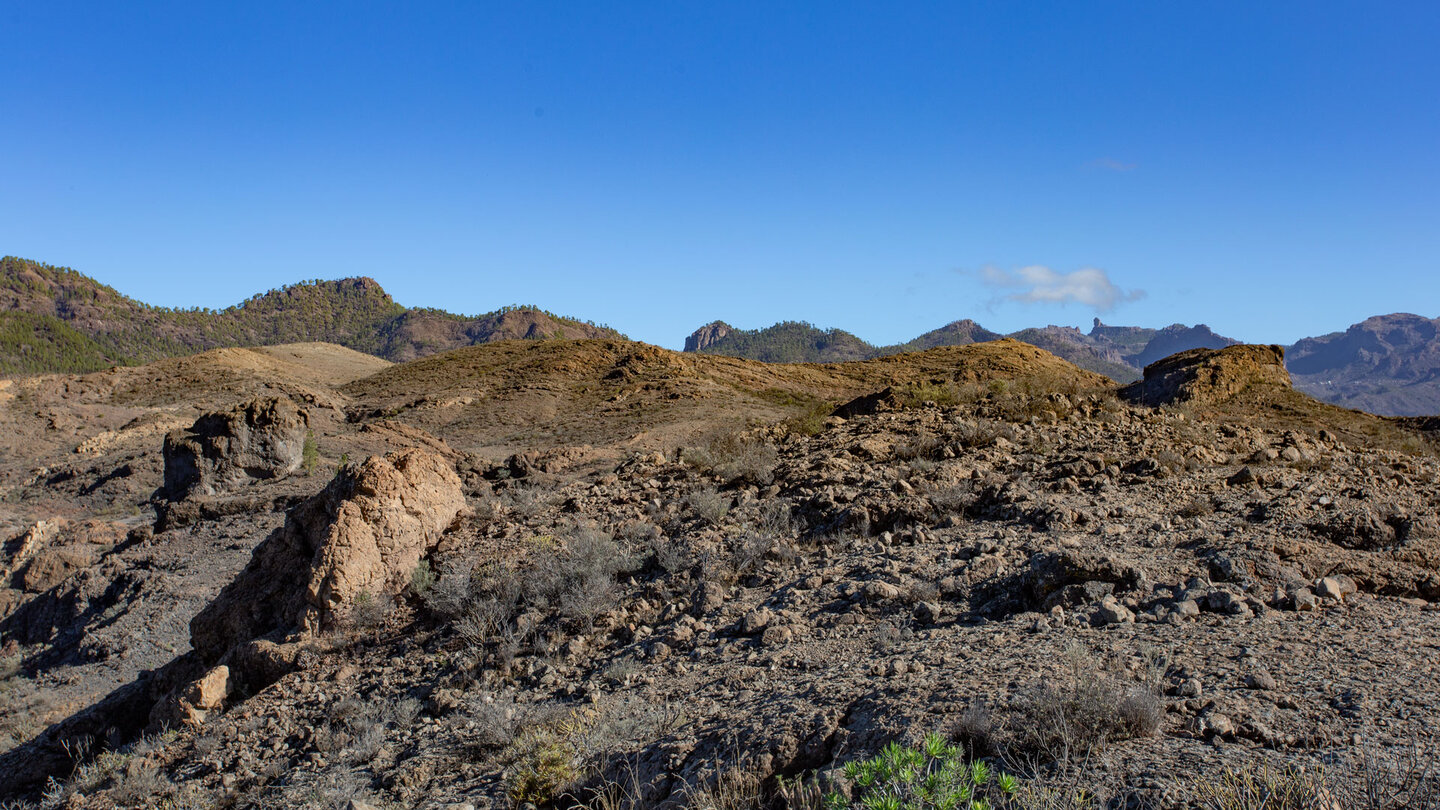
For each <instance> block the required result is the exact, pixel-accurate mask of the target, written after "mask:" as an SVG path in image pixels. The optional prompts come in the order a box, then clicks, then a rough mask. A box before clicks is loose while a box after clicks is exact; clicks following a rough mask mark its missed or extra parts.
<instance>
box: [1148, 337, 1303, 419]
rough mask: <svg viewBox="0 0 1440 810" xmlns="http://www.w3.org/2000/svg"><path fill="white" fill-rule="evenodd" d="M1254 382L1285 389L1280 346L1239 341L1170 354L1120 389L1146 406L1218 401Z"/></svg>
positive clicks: (1287, 381)
mask: <svg viewBox="0 0 1440 810" xmlns="http://www.w3.org/2000/svg"><path fill="white" fill-rule="evenodd" d="M1257 387H1259V388H1282V389H1288V388H1290V372H1288V371H1286V370H1285V349H1284V348H1283V347H1280V346H1259V345H1252V344H1243V343H1242V344H1238V345H1235V346H1229V347H1226V348H1224V349H1191V350H1190V351H1186V352H1180V353H1179V354H1173V355H1171V356H1169V357H1166V358H1165V359H1163V360H1157V361H1155V362H1154V363H1151V364H1150V365H1148V366H1146V367H1145V378H1144V379H1143V380H1141V381H1139V382H1137V383H1134V384H1133V385H1131V386H1129V387H1128V388H1126V389H1125V394H1126V395H1127V396H1128V397H1130V398H1131V399H1135V400H1139V401H1140V402H1142V403H1144V404H1146V405H1174V404H1177V403H1182V402H1202V403H1214V404H1218V403H1223V402H1227V401H1229V400H1231V399H1233V398H1234V397H1235V395H1237V394H1239V393H1240V392H1241V391H1245V390H1247V389H1254V388H1257Z"/></svg>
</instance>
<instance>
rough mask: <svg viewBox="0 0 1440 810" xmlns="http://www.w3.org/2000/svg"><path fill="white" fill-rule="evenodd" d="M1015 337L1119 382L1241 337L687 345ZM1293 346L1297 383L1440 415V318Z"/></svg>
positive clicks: (1172, 330) (835, 356) (862, 347)
mask: <svg viewBox="0 0 1440 810" xmlns="http://www.w3.org/2000/svg"><path fill="white" fill-rule="evenodd" d="M1005 337H1008V338H1014V339H1016V340H1020V341H1024V342H1025V343H1029V344H1032V345H1034V346H1039V347H1040V348H1042V349H1045V350H1046V351H1048V352H1051V353H1052V354H1055V355H1058V356H1060V357H1063V358H1065V359H1066V360H1069V361H1070V362H1071V363H1074V364H1075V365H1077V366H1080V367H1081V368H1084V369H1087V370H1089V371H1094V372H1097V373H1100V374H1104V375H1105V376H1107V377H1110V378H1111V379H1113V380H1116V381H1118V382H1133V381H1135V380H1138V379H1140V376H1141V374H1142V373H1143V372H1144V370H1145V367H1146V366H1147V365H1149V364H1151V363H1153V362H1155V361H1156V360H1159V359H1161V358H1164V357H1168V356H1170V355H1173V354H1175V353H1177V352H1182V351H1187V350H1189V349H1202V348H1203V349H1220V348H1224V347H1226V346H1230V345H1234V344H1236V343H1240V342H1241V341H1239V340H1236V339H1235V338H1230V337H1225V336H1224V335H1217V334H1215V332H1214V331H1212V330H1211V329H1210V327H1208V326H1206V325H1205V324H1196V325H1194V326H1186V325H1185V324H1179V323H1177V324H1172V325H1170V326H1167V327H1165V328H1163V329H1153V328H1149V327H1143V326H1111V325H1109V324H1105V323H1102V322H1101V321H1100V319H1099V318H1096V319H1095V321H1094V325H1093V326H1092V328H1091V329H1090V331H1089V332H1082V331H1080V330H1079V329H1077V328H1075V327H1070V326H1045V327H1040V328H1029V329H1021V330H1020V331H1018V332H1011V333H1009V334H1001V333H999V332H992V331H990V330H988V329H986V328H984V327H983V326H981V325H979V324H977V323H976V322H974V321H972V320H969V319H965V320H959V321H954V322H953V323H949V324H946V325H945V326H942V327H940V328H939V329H934V330H931V331H929V332H926V333H925V334H923V335H920V336H919V337H917V338H915V339H914V340H911V341H909V342H907V343H898V344H893V345H889V346H875V345H872V344H870V343H867V342H866V341H864V340H862V339H860V338H859V337H856V336H855V335H853V334H851V333H849V332H846V331H844V330H842V329H820V328H818V327H816V326H813V325H811V324H808V323H803V322H798V321H784V322H781V323H777V324H775V325H774V326H771V327H768V328H765V329H736V328H734V327H732V326H730V325H729V324H727V323H725V322H724V321H713V322H711V323H708V324H706V325H704V326H702V327H700V328H699V329H697V330H695V331H694V332H693V333H691V335H690V336H689V337H688V338H686V340H685V351H687V352H698V353H701V354H718V355H726V356H730V357H743V358H747V359H750V360H764V361H767V362H778V363H843V362H849V361H852V360H864V359H869V358H874V357H884V356H887V355H892V354H899V353H902V352H910V351H919V350H923V349H929V348H934V347H936V346H963V345H966V344H969V343H982V342H985V341H990V340H999V339H1000V338H1005ZM1285 350H1286V367H1287V368H1288V369H1289V371H1290V374H1291V377H1292V378H1293V379H1294V383H1295V387H1296V388H1298V389H1300V390H1302V391H1304V392H1305V393H1307V394H1310V395H1311V396H1313V397H1315V398H1317V399H1320V400H1322V401H1325V402H1330V403H1332V404H1336V405H1342V406H1345V407H1348V408H1356V409H1359V410H1365V411H1369V412H1371V413H1378V414H1385V415H1390V416H1419V415H1426V414H1435V413H1440V319H1429V318H1425V317H1422V316H1419V315H1411V314H1407V313H1396V314H1392V315H1378V316H1375V317H1373V318H1369V319H1366V320H1365V321H1363V322H1361V323H1357V324H1355V325H1353V326H1351V327H1350V328H1349V329H1347V330H1345V331H1343V332H1334V333H1331V334H1328V335H1321V336H1319V337H1308V338H1304V339H1303V340H1300V341H1298V342H1296V343H1295V344H1293V345H1291V346H1287V347H1285Z"/></svg>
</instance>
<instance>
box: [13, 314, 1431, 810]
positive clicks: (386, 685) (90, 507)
mask: <svg viewBox="0 0 1440 810" xmlns="http://www.w3.org/2000/svg"><path fill="white" fill-rule="evenodd" d="M368 363H369V361H368V359H366V358H363V356H356V354H355V353H353V352H348V351H347V350H342V349H338V347H326V346H305V345H296V346H289V347H274V348H272V349H269V350H263V351H260V350H220V351H217V352H209V353H206V354H204V355H198V356H195V357H192V358H185V359H183V360H168V361H162V362H160V363H156V364H152V365H150V366H144V367H138V368H133V369H116V370H112V371H106V372H99V373H97V374H91V375H85V376H78V377H77V376H68V377H67V376H52V377H45V378H35V379H29V380H20V381H16V382H15V383H14V384H13V385H12V386H11V387H10V389H7V393H9V392H12V391H13V394H14V396H13V398H11V399H8V400H6V401H4V402H0V432H3V433H4V435H6V436H9V437H10V438H8V439H6V440H5V443H4V444H0V525H3V526H4V527H6V530H5V532H4V533H3V537H4V538H5V542H4V544H3V546H0V571H3V572H4V576H5V581H4V582H0V616H3V618H0V657H3V659H4V661H5V662H7V666H6V667H5V668H4V669H3V670H0V677H3V678H4V680H3V683H0V702H3V703H4V712H3V717H4V721H3V727H0V733H3V735H5V736H4V737H3V738H0V745H3V748H4V749H5V750H7V753H4V754H3V755H0V799H5V798H19V797H29V798H32V799H36V800H38V801H39V802H40V805H41V806H45V807H52V806H53V807H59V806H66V807H114V806H136V807H140V806H160V805H161V804H162V803H168V805H169V806H176V807H179V806H226V807H322V806H323V807H345V806H347V804H348V803H351V802H355V803H357V804H355V805H352V806H365V805H366V804H369V805H372V806H376V807H381V806H385V807H415V808H441V807H454V806H464V805H465V804H466V803H468V804H471V805H473V806H476V807H480V806H485V807H509V806H512V805H515V804H524V803H526V802H532V803H536V804H546V803H547V802H548V801H551V800H554V799H556V798H557V797H558V796H559V795H560V794H561V793H562V792H564V791H572V792H574V795H575V796H577V797H580V798H584V797H585V796H586V795H587V794H585V793H583V790H584V788H585V786H587V785H589V786H597V785H600V784H603V783H604V782H603V780H606V779H608V780H611V781H610V782H609V784H610V786H611V787H612V788H614V789H617V790H618V789H620V788H622V787H623V788H626V789H627V790H629V791H630V795H631V796H632V797H639V796H641V795H643V798H644V800H643V802H641V804H644V805H647V806H660V805H663V804H664V803H665V802H674V803H680V804H707V803H709V804H716V803H717V802H716V795H715V794H714V793H710V794H706V793H704V789H705V786H706V785H712V786H713V785H714V784H715V780H716V779H717V778H721V777H724V780H723V781H724V784H727V785H731V786H732V787H733V789H735V790H742V789H748V788H746V786H749V788H753V789H754V790H755V791H756V793H755V797H756V800H757V801H760V800H763V801H765V802H775V803H777V804H779V803H783V801H782V798H783V790H782V785H781V783H780V782H779V781H778V780H779V778H780V777H787V778H788V777H792V776H794V775H797V774H799V773H802V772H808V771H819V772H823V773H827V774H830V775H831V776H836V773H835V770H834V769H835V768H836V767H837V766H838V765H840V764H842V763H843V762H845V761H847V760H850V759H853V758H855V757H858V756H862V755H866V754H869V753H872V752H874V751H875V750H877V749H878V748H879V747H880V746H881V745H882V744H884V743H885V742H887V741H889V740H891V739H901V740H910V739H915V738H917V737H918V735H919V734H921V733H923V732H925V731H929V730H938V731H941V732H942V733H945V734H948V735H952V736H953V738H954V739H956V740H957V741H960V742H962V743H964V744H966V745H969V746H971V751H972V753H973V754H974V755H976V756H990V757H992V761H993V762H994V763H995V765H996V767H1001V768H1006V769H1009V770H1011V771H1012V772H1014V773H1016V774H1018V775H1019V776H1020V777H1021V778H1022V781H1023V782H1024V784H1026V785H1030V786H1035V785H1043V784H1046V783H1050V784H1058V783H1057V782H1056V781H1055V780H1058V779H1061V778H1062V776H1061V775H1062V774H1066V773H1070V774H1079V777H1078V778H1081V779H1083V780H1085V781H1084V784H1085V785H1087V786H1088V787H1090V788H1092V789H1099V788H1106V787H1113V788H1116V789H1123V790H1125V791H1127V792H1128V793H1130V794H1131V802H1132V806H1137V807H1138V806H1152V807H1167V808H1168V807H1175V808H1181V807H1190V806H1194V802H1195V798H1196V791H1197V788H1198V786H1199V785H1201V784H1202V783H1204V782H1205V780H1206V779H1212V780H1213V779H1214V775H1215V774H1217V773H1219V772H1221V771H1222V770H1223V769H1224V768H1227V767H1228V768H1241V769H1243V768H1248V767H1255V766H1257V765H1259V764H1260V763H1270V764H1272V765H1276V764H1278V765H1286V764H1289V765H1306V766H1312V767H1311V772H1313V770H1314V768H1313V766H1314V765H1316V764H1317V763H1321V762H1325V763H1327V772H1328V773H1330V774H1331V775H1332V776H1333V777H1335V778H1337V779H1341V780H1342V782H1341V783H1337V784H1336V785H1335V786H1334V789H1335V790H1341V789H1343V788H1344V784H1343V779H1344V777H1345V775H1346V774H1349V773H1351V771H1350V770H1348V769H1349V768H1350V767H1351V765H1352V764H1353V763H1355V762H1358V761H1359V760H1357V758H1356V757H1357V756H1358V753H1359V752H1361V751H1362V750H1364V751H1371V752H1375V756H1376V757H1378V759H1373V760H1369V761H1371V762H1373V763H1380V764H1376V765H1374V766H1373V767H1372V772H1373V773H1383V772H1385V771H1384V768H1390V767H1396V768H1398V767H1400V766H1401V764H1403V758H1402V757H1401V756H1400V755H1401V754H1402V753H1403V752H1405V751H1406V750H1408V749H1407V748H1406V746H1410V745H1414V744H1419V745H1420V746H1422V756H1435V755H1436V754H1437V753H1440V752H1437V751H1436V750H1435V748H1434V744H1433V741H1432V740H1431V738H1430V737H1429V736H1427V734H1426V732H1425V729H1426V728H1427V727H1428V726H1430V725H1431V724H1433V723H1435V722H1436V721H1437V720H1440V717H1437V716H1436V709H1435V707H1434V706H1433V705H1432V703H1433V701H1430V700H1429V699H1428V695H1431V694H1433V693H1434V692H1436V691H1437V690H1440V667H1437V665H1436V661H1437V658H1436V656H1435V651H1436V649H1437V642H1436V639H1440V619H1437V616H1440V613H1437V610H1436V606H1437V604H1440V525H1437V524H1436V521H1435V518H1434V515H1435V514H1437V511H1440V462H1437V459H1436V456H1435V452H1434V445H1433V443H1432V440H1431V439H1430V438H1428V436H1430V435H1432V434H1433V432H1427V431H1425V430H1423V429H1422V428H1423V427H1424V425H1423V424H1420V423H1405V422H1400V421H1395V420H1385V419H1380V418H1377V417H1373V416H1370V415H1368V414H1363V413H1359V412H1355V411H1347V410H1344V409H1341V408H1335V407H1333V406H1327V405H1323V404H1321V403H1318V402H1315V401H1314V400H1311V399H1309V398H1308V397H1306V396H1304V395H1303V394H1300V393H1298V392H1296V391H1294V390H1293V389H1291V388H1290V387H1289V386H1288V381H1286V380H1281V379H1280V378H1279V376H1277V375H1276V373H1275V369H1276V368H1278V369H1279V373H1280V374H1283V373H1284V368H1283V365H1279V357H1278V356H1277V355H1276V354H1275V353H1274V352H1273V351H1272V350H1271V349H1269V348H1267V347H1236V348H1231V349H1224V350H1221V351H1219V352H1209V353H1205V352H1199V353H1187V354H1185V355H1181V356H1179V357H1178V358H1170V359H1168V360H1166V361H1161V362H1160V363H1157V364H1154V365H1153V366H1152V368H1154V369H1155V373H1153V374H1151V373H1148V370H1147V375H1146V376H1147V379H1146V380H1145V381H1142V382H1141V383H1138V384H1137V386H1138V388H1137V389H1132V390H1131V391H1130V392H1129V393H1128V397H1127V396H1122V395H1121V392H1120V391H1119V390H1118V389H1117V388H1115V386H1114V385H1113V384H1111V383H1109V382H1108V381H1107V380H1105V379H1104V378H1101V377H1099V376H1098V375H1096V374H1093V373H1090V372H1086V371H1082V370H1080V369H1078V368H1076V367H1074V366H1072V365H1070V364H1068V363H1066V362H1064V361H1062V360H1060V359H1059V358H1056V357H1054V356H1053V355H1050V354H1048V353H1047V352H1044V351H1043V350H1040V349H1037V348H1035V347H1033V346H1029V345H1026V344H1022V343H1018V342H1016V341H1010V340H1003V341H995V342H989V343H980V344H974V345H970V346H964V347H947V348H940V349H934V350H929V351H925V352H919V353H913V354H904V355H896V356H892V357H886V358H883V359H878V360H872V361H866V362H858V363H845V364H830V365H767V364H763V363H758V362H751V361H745V360H738V359H733V358H727V357H718V356H707V355H695V354H682V353H677V352H669V351H665V350H662V349H658V348H655V347H651V346H646V345H643V344H636V343H629V342H624V341H612V340H580V341H566V340H556V341H546V342H533V341H514V342H502V343H497V344H490V345H486V346H481V347H473V348H465V349H460V350H457V351H453V352H449V353H446V354H443V355H437V356H432V357H427V358H423V359H420V360H416V361H412V362H409V363H403V364H399V365H394V366H389V365H386V364H383V362H381V363H378V364H377V365H369V364H368ZM1147 386H1148V388H1147ZM1147 392H1148V393H1147ZM259 397H286V398H288V399H290V400H292V401H293V402H294V403H295V404H296V405H297V406H298V407H299V408H300V409H301V410H303V412H304V414H305V418H306V423H307V424H308V425H309V429H310V430H313V432H314V447H315V457H314V459H313V462H312V463H311V464H310V465H309V468H308V469H302V470H297V471H295V472H294V473H291V474H288V475H281V476H279V477H276V478H273V479H266V478H256V479H253V480H249V481H246V482H244V483H242V484H240V485H238V486H237V487H236V488H235V489H233V490H229V491H225V492H222V493H219V494H217V495H213V496H202V495H192V496H190V497H187V498H185V499H183V500H178V501H172V500H168V499H165V498H162V497H161V495H162V494H163V493H160V492H158V491H159V490H160V489H161V485H162V483H163V465H162V460H161V449H162V445H163V437H164V436H165V434H166V433H168V432H169V431H171V430H173V429H175V428H176V427H183V426H186V425H189V424H191V423H193V422H195V420H196V418H197V417H198V416H200V415H202V414H205V413H221V412H227V411H229V409H231V408H232V407H234V406H235V405H237V404H239V403H241V402H246V401H252V400H255V399H256V398H259ZM847 403H850V404H851V405H850V406H849V407H847V408H845V409H843V410H842V411H841V412H842V413H844V414H846V416H843V417H842V416H832V415H831V414H832V413H835V412H836V409H837V408H838V407H839V406H841V405H845V404H847ZM417 448H420V449H417ZM407 459H411V460H407ZM412 465H413V466H412ZM422 468H423V470H425V472H424V473H423V474H420V473H418V472H417V473H416V474H415V475H414V476H411V475H409V473H406V472H404V470H405V469H414V470H421V469H422ZM367 471H368V472H367ZM327 482H329V483H328V484H327ZM462 497H463V499H464V509H463V510H462V509H461V503H460V500H459V499H460V498H462ZM457 514H458V518H457V517H456V515H457ZM267 537H268V538H270V539H268V540H267V539H266V538H267ZM281 552H285V553H281ZM416 560H422V561H423V562H424V565H423V566H420V565H418V564H416V563H415V561H416ZM327 583H328V584H327ZM361 591H364V592H365V593H366V596H365V597H364V598H363V599H362V598H360V597H359V594H360V593H361ZM222 594H225V595H224V596H222ZM327 594H332V595H334V594H338V595H339V596H338V599H336V600H333V604H332V600H330V599H329V598H328V597H327V596H326V595H327ZM217 597H218V598H217ZM357 605H359V606H361V607H357ZM332 608H334V609H333V610H332ZM327 611H328V612H327ZM197 617H203V618H197ZM216 628H220V629H219V630H217V629H216ZM227 628H228V629H227ZM235 628H239V629H238V630H235V631H234V632H231V630H234V629H235ZM222 631H223V632H222ZM257 636H258V638H257ZM192 638H193V639H194V640H195V643H196V648H195V651H194V652H192V651H191V642H192ZM1047 701H1048V702H1047ZM1077 705H1079V706H1084V707H1085V708H1086V711H1087V712H1088V714H1086V715H1085V716H1084V718H1081V719H1077V718H1076V717H1074V716H1071V715H1069V714H1063V715H1060V716H1047V717H1048V718H1049V719H1048V720H1046V721H1045V722H1037V718H1039V717H1041V716H1042V714H1043V711H1060V709H1056V707H1057V706H1059V707H1065V706H1072V707H1073V706H1077ZM1047 707H1048V708H1047ZM1122 709H1123V712H1122ZM1067 711H1068V710H1067ZM1126 712H1128V714H1127V713H1126ZM1057 717H1058V718H1059V719H1060V720H1064V721H1066V723H1062V724H1060V725H1061V726H1063V727H1064V728H1065V729H1068V731H1066V735H1068V736H1065V738H1064V739H1063V740H1057V739H1056V738H1055V737H1054V736H1053V735H1050V736H1047V735H1045V734H1038V733H1037V732H1036V729H1037V728H1038V729H1051V728H1056V727H1059V726H1057V724H1056V720H1057ZM1117 718H1118V719H1117ZM1067 723H1068V725H1067ZM1107 723H1108V724H1109V725H1106V724H1107ZM167 726H169V727H170V731H168V732H166V731H165V730H164V729H165V728H166V727H167ZM1087 729H1088V732H1087ZM1089 732H1094V733H1093V734H1090V733H1089ZM142 734H148V735H150V736H145V737H142V736H141V735H142ZM1087 734H1088V735H1089V736H1087ZM1397 763H1399V764H1397ZM49 776H54V777H55V778H56V779H57V780H58V781H57V782H56V785H55V786H54V787H53V788H52V789H51V790H49V791H47V792H46V793H45V795H44V796H41V795H40V791H41V788H42V787H43V784H44V780H45V779H46V778H47V777H49ZM707 796H708V797H709V798H707ZM741 804H747V802H745V801H741V800H736V802H735V803H732V804H731V805H730V806H733V807H739V806H740V805H741ZM749 804H753V802H751V803H749ZM1037 806H1038V805H1037Z"/></svg>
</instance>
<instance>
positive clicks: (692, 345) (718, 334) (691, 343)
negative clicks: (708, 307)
mask: <svg viewBox="0 0 1440 810" xmlns="http://www.w3.org/2000/svg"><path fill="white" fill-rule="evenodd" d="M734 331H735V329H734V328H733V327H732V326H730V324H728V323H725V322H724V321H713V322H711V323H707V324H705V325H704V326H702V327H700V328H699V329H696V330H695V331H694V332H691V333H690V337H687V338H685V351H687V352H698V351H700V350H701V349H704V348H707V347H709V346H710V345H711V344H713V343H719V342H720V341H721V340H723V339H724V338H725V336H726V335H728V334H730V333H731V332H734Z"/></svg>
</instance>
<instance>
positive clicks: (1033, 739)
mask: <svg viewBox="0 0 1440 810" xmlns="http://www.w3.org/2000/svg"><path fill="white" fill-rule="evenodd" d="M1065 655H1066V658H1067V659H1068V671H1067V672H1064V673H1062V674H1061V675H1060V676H1059V677H1055V678H1050V679H1047V680H1045V681H1042V682H1040V683H1038V684H1036V685H1035V686H1033V687H1032V688H1031V689H1030V690H1029V691H1028V692H1025V693H1023V694H1021V695H1020V696H1019V697H1018V699H1016V700H1015V701H1013V702H1012V703H1011V704H1010V705H1009V706H1007V707H1006V709H1005V710H1004V711H996V710H994V709H991V708H989V707H985V706H983V705H975V706H972V708H971V709H969V710H968V711H967V713H966V715H965V716H964V717H962V718H961V720H960V722H959V724H958V725H957V727H956V729H955V732H956V735H957V736H958V737H959V738H960V739H962V740H965V741H966V742H967V743H968V744H969V745H970V746H971V750H972V751H973V752H974V753H993V754H999V755H1001V756H1005V757H1008V758H1010V759H1013V760H1016V761H1035V760H1039V761H1042V762H1054V763H1059V764H1062V765H1065V764H1074V763H1083V762H1086V761H1088V760H1089V759H1090V758H1091V755H1092V754H1094V753H1095V752H1096V751H1098V750H1100V749H1101V748H1103V747H1104V746H1105V745H1106V744H1107V743H1110V742H1115V741H1119V740H1125V739H1130V738H1132V737H1148V736H1150V735H1152V734H1154V733H1155V732H1156V731H1158V730H1159V728H1160V723H1161V721H1162V720H1163V718H1164V707H1163V706H1162V704H1161V702H1160V699H1159V698H1158V697H1157V696H1156V693H1155V689H1154V687H1153V685H1152V684H1141V683H1136V682H1134V681H1130V680H1127V679H1124V678H1121V677H1118V676H1116V675H1114V674H1111V673H1109V672H1106V671H1104V670H1102V669H1100V668H1099V667H1098V666H1097V665H1096V664H1095V663H1094V662H1093V661H1092V660H1091V659H1090V658H1089V657H1088V656H1087V655H1085V654H1084V653H1083V652H1081V651H1079V650H1078V648H1072V649H1070V650H1067V651H1066V653H1065Z"/></svg>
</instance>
